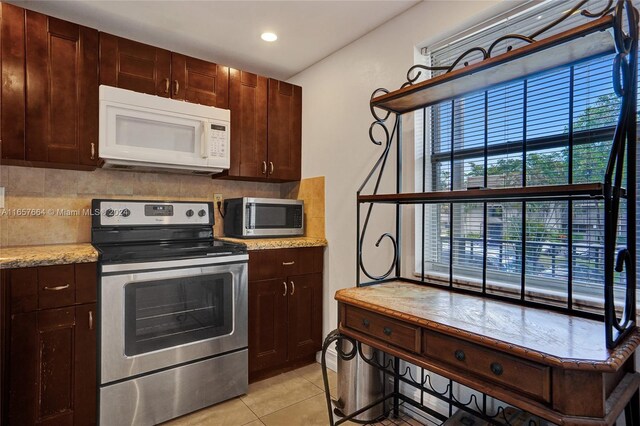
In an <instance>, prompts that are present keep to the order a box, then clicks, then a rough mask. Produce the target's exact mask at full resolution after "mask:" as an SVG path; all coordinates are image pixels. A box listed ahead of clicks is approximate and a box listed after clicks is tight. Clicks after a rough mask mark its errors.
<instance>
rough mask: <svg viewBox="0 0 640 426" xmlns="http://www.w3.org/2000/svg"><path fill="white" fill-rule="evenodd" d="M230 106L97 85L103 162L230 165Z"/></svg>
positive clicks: (194, 169)
mask: <svg viewBox="0 0 640 426" xmlns="http://www.w3.org/2000/svg"><path fill="white" fill-rule="evenodd" d="M230 118H231V116H230V111H229V110H227V109H221V108H214V107H210V106H205V105H197V104H192V103H188V102H184V101H178V100H174V99H168V98H163V97H160V96H153V95H146V94H143V93H137V92H133V91H130V90H125V89H120V88H116V87H110V86H100V121H99V122H100V129H99V134H100V136H99V156H100V158H101V159H102V160H103V161H104V164H103V167H105V168H119V169H130V170H142V171H149V170H159V169H160V170H165V171H171V172H177V173H190V174H215V173H220V172H221V171H223V170H225V169H228V168H229V150H230V149H229V140H230V127H231V125H230Z"/></svg>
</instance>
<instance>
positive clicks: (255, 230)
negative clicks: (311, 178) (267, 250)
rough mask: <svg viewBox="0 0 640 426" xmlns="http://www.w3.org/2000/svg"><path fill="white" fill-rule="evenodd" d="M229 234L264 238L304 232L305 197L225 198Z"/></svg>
mask: <svg viewBox="0 0 640 426" xmlns="http://www.w3.org/2000/svg"><path fill="white" fill-rule="evenodd" d="M224 207H225V215H224V234H225V235H226V236H227V237H238V238H264V237H295V236H301V235H304V201H302V200H285V199H280V198H250V197H244V198H230V199H228V200H225V202H224Z"/></svg>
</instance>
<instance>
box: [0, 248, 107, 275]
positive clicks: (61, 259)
mask: <svg viewBox="0 0 640 426" xmlns="http://www.w3.org/2000/svg"><path fill="white" fill-rule="evenodd" d="M97 260H98V252H97V251H96V249H95V248H93V246H92V245H91V244H89V243H81V244H49V245H40V246H9V247H0V269H8V268H29V267H33V266H47V265H64V264H69V263H89V262H96V261H97Z"/></svg>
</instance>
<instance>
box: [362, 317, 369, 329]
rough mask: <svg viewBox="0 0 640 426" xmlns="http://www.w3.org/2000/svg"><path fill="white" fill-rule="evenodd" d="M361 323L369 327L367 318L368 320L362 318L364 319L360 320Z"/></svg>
mask: <svg viewBox="0 0 640 426" xmlns="http://www.w3.org/2000/svg"><path fill="white" fill-rule="evenodd" d="M362 325H364V326H365V327H367V328H369V320H368V319H366V318H364V319H363V320H362Z"/></svg>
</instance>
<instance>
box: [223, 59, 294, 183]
mask: <svg viewBox="0 0 640 426" xmlns="http://www.w3.org/2000/svg"><path fill="white" fill-rule="evenodd" d="M229 80H230V82H229V109H230V110H231V167H230V168H229V171H228V173H227V175H226V176H225V177H231V178H233V177H237V178H241V179H249V180H262V181H264V180H272V181H277V182H286V181H293V180H300V174H301V167H300V166H301V154H302V152H301V151H302V150H301V147H302V88H301V87H299V86H294V85H292V84H289V83H285V82H282V81H278V80H274V79H268V78H266V77H262V76H259V75H256V74H252V73H249V72H246V71H239V70H235V69H232V70H231V71H230V78H229Z"/></svg>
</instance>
